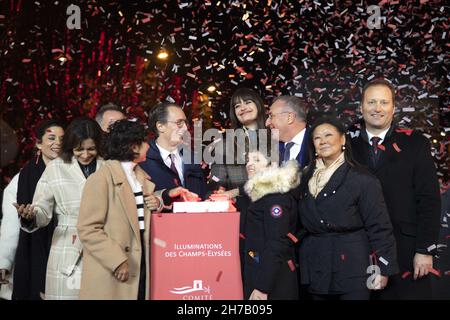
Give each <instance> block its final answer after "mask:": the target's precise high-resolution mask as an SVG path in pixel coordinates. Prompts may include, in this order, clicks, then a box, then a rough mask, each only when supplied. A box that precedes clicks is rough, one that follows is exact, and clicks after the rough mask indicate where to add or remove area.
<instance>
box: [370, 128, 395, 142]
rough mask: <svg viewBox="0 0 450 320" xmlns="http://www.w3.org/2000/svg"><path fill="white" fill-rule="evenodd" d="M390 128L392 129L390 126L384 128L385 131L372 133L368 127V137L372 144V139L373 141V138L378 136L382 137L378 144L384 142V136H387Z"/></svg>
mask: <svg viewBox="0 0 450 320" xmlns="http://www.w3.org/2000/svg"><path fill="white" fill-rule="evenodd" d="M389 129H390V127H389V128H387V129H386V130H384V131H383V132H381V133H380V134H377V135H374V134H371V133H370V132H369V130H367V128H366V132H367V139H368V140H369V143H370V144H372V141H371V140H372V138H373V137H378V138H380V139H381V140H380V142H378V144H381V143H383V141H384V138H385V137H386V134H387V133H388V131H389Z"/></svg>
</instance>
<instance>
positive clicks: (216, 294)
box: [150, 212, 243, 300]
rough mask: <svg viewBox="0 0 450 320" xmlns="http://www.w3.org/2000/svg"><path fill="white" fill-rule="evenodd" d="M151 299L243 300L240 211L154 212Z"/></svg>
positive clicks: (152, 222) (152, 221)
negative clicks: (240, 259) (240, 257)
mask: <svg viewBox="0 0 450 320" xmlns="http://www.w3.org/2000/svg"><path fill="white" fill-rule="evenodd" d="M150 256H151V272H150V274H151V294H150V297H151V299H154V300H242V299H243V292H242V279H241V270H240V261H239V212H224V213H167V214H152V218H151V254H150Z"/></svg>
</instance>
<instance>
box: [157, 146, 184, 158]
mask: <svg viewBox="0 0 450 320" xmlns="http://www.w3.org/2000/svg"><path fill="white" fill-rule="evenodd" d="M156 146H157V147H158V149H159V154H160V155H161V158H162V159H163V160H166V159H167V158H168V157H169V155H170V154H171V153H172V154H174V155H175V157H176V158H179V152H178V149H175V150H173V151H172V152H170V151H169V150H167V149H164V148H163V147H161V146H160V145H159V144H158V143H156Z"/></svg>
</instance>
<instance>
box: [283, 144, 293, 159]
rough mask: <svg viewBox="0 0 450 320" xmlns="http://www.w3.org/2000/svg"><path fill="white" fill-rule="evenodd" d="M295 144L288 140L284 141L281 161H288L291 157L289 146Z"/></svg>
mask: <svg viewBox="0 0 450 320" xmlns="http://www.w3.org/2000/svg"><path fill="white" fill-rule="evenodd" d="M294 145H295V143H294V142H292V141H291V142H288V143H286V146H285V149H284V156H283V162H286V161H289V159H290V157H291V148H292V147H293V146H294Z"/></svg>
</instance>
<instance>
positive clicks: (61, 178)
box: [21, 158, 103, 300]
mask: <svg viewBox="0 0 450 320" xmlns="http://www.w3.org/2000/svg"><path fill="white" fill-rule="evenodd" d="M102 163H103V161H102V160H99V159H97V170H98V168H99V167H100V166H101V165H102ZM85 182H86V178H85V177H84V175H83V173H82V171H81V168H80V166H79V164H78V162H77V160H76V159H75V158H72V163H64V161H63V160H62V159H60V158H57V159H55V160H53V161H51V162H50V163H49V164H48V165H47V167H46V169H45V171H44V173H43V174H42V177H41V179H40V180H39V182H38V184H37V187H36V192H35V194H34V198H33V205H34V206H35V208H36V211H37V213H36V218H35V220H34V221H33V223H32V224H31V225H26V224H24V221H23V220H22V221H21V222H22V229H23V230H25V231H28V232H33V231H35V230H37V229H38V228H40V227H45V226H46V225H48V223H49V222H50V220H51V219H52V216H53V214H56V215H57V221H58V225H57V227H56V229H55V231H54V234H53V240H52V246H51V249H50V256H49V259H48V264H47V276H46V281H45V299H47V300H73V299H78V293H79V290H80V281H81V268H82V266H81V262H82V260H81V256H82V245H81V242H80V239H79V237H78V233H77V228H76V225H77V221H78V212H79V209H80V201H81V194H82V192H83V188H84V184H85Z"/></svg>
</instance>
